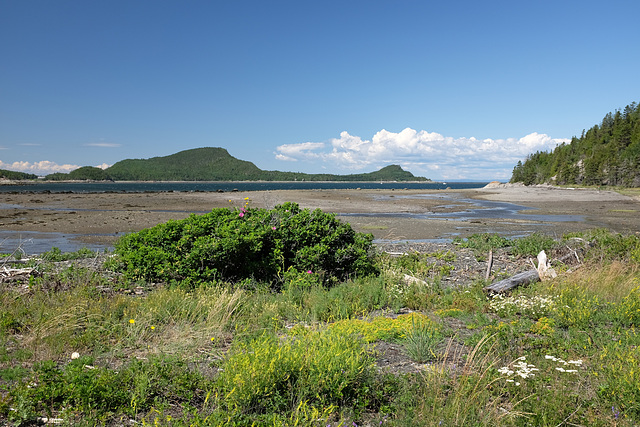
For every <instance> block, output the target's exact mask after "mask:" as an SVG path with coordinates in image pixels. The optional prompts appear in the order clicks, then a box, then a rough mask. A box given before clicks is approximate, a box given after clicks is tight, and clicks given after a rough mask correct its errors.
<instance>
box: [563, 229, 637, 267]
mask: <svg viewBox="0 0 640 427" xmlns="http://www.w3.org/2000/svg"><path fill="white" fill-rule="evenodd" d="M564 237H565V238H566V239H568V238H571V237H579V238H582V239H584V240H587V241H589V242H590V248H589V251H588V257H590V258H592V259H599V260H603V261H614V260H619V261H631V262H633V263H640V236H638V235H634V234H630V235H623V234H619V233H615V232H612V231H611V230H608V229H604V228H598V229H593V230H589V231H587V232H582V233H569V234H566V235H565V236H564Z"/></svg>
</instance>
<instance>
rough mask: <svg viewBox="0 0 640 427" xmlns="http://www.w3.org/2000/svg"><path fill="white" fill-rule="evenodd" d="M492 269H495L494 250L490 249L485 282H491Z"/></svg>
mask: <svg viewBox="0 0 640 427" xmlns="http://www.w3.org/2000/svg"><path fill="white" fill-rule="evenodd" d="M491 267H493V250H492V249H489V261H488V262H487V273H486V274H485V275H484V280H489V276H491Z"/></svg>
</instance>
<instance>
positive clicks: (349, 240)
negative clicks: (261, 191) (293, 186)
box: [115, 203, 376, 285]
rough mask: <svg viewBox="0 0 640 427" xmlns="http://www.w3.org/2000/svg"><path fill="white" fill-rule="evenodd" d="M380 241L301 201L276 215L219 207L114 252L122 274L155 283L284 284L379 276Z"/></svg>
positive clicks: (128, 239)
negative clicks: (297, 279)
mask: <svg viewBox="0 0 640 427" xmlns="http://www.w3.org/2000/svg"><path fill="white" fill-rule="evenodd" d="M372 239H373V236H371V235H370V234H362V233H356V232H355V231H354V230H353V229H352V228H351V226H350V225H349V224H347V223H343V222H341V221H340V220H338V219H336V217H335V215H334V214H328V213H324V212H322V211H321V210H319V209H316V210H315V211H313V212H311V211H309V210H308V209H304V210H303V209H300V207H299V206H298V205H297V204H295V203H285V204H283V205H279V206H276V207H275V208H274V209H272V210H266V209H258V208H250V207H248V206H245V207H244V208H241V209H225V208H220V209H214V210H213V211H211V212H210V213H207V214H205V215H191V216H190V217H188V218H186V219H184V220H179V221H175V220H172V221H169V222H167V223H164V224H160V225H157V226H155V227H152V228H148V229H144V230H142V231H140V232H137V233H132V234H128V235H126V236H123V237H122V238H121V239H120V240H119V241H118V242H117V243H116V247H115V251H116V254H117V255H118V259H119V262H120V266H121V268H122V270H123V271H124V272H125V273H126V275H127V276H128V277H130V278H132V279H145V280H152V281H167V282H169V281H174V280H176V281H182V280H190V281H213V280H224V281H230V282H238V281H242V280H246V279H250V280H255V281H257V282H267V283H271V284H274V285H280V284H281V283H283V281H284V278H285V273H287V274H286V276H287V277H289V278H290V277H291V276H292V275H294V274H313V275H316V276H317V277H319V278H320V279H321V280H322V281H323V282H324V283H325V284H331V283H334V282H336V281H338V280H344V279H346V278H348V277H351V276H353V275H369V274H372V273H375V272H376V268H375V266H374V264H373V258H372V255H373V254H372V252H373V245H372Z"/></svg>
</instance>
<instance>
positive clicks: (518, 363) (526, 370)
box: [498, 356, 539, 385]
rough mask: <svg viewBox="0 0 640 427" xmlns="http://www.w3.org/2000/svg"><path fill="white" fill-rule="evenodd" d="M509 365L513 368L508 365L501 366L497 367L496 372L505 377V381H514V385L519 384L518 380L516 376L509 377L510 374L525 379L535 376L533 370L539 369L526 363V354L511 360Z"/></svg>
mask: <svg viewBox="0 0 640 427" xmlns="http://www.w3.org/2000/svg"><path fill="white" fill-rule="evenodd" d="M511 366H512V367H513V369H511V368H510V367H508V366H503V367H502V368H500V369H498V372H499V373H501V374H502V375H505V376H506V377H507V379H506V381H507V382H509V383H514V384H515V385H520V382H519V381H518V379H517V378H516V379H513V378H511V377H512V376H516V377H520V378H522V379H527V378H531V377H533V376H535V374H534V371H538V370H539V369H538V368H536V366H535V365H531V364H528V363H527V361H526V356H521V357H518V358H517V359H516V360H514V361H513V363H511Z"/></svg>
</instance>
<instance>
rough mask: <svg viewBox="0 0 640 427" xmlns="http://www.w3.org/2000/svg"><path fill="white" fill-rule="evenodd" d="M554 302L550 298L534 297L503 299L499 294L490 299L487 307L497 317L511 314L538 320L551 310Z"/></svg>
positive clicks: (521, 296)
mask: <svg viewBox="0 0 640 427" xmlns="http://www.w3.org/2000/svg"><path fill="white" fill-rule="evenodd" d="M553 305H554V301H553V297H551V296H539V295H534V296H531V297H528V296H526V295H520V296H517V297H511V296H509V297H504V296H502V295H500V294H497V295H494V296H493V298H491V302H490V303H489V307H490V308H491V310H493V311H494V312H496V313H497V314H498V315H499V316H503V317H505V316H510V315H513V314H521V315H524V316H530V317H533V318H536V319H539V318H540V317H542V316H545V315H547V313H548V312H549V311H550V310H551V309H552V308H553Z"/></svg>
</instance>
